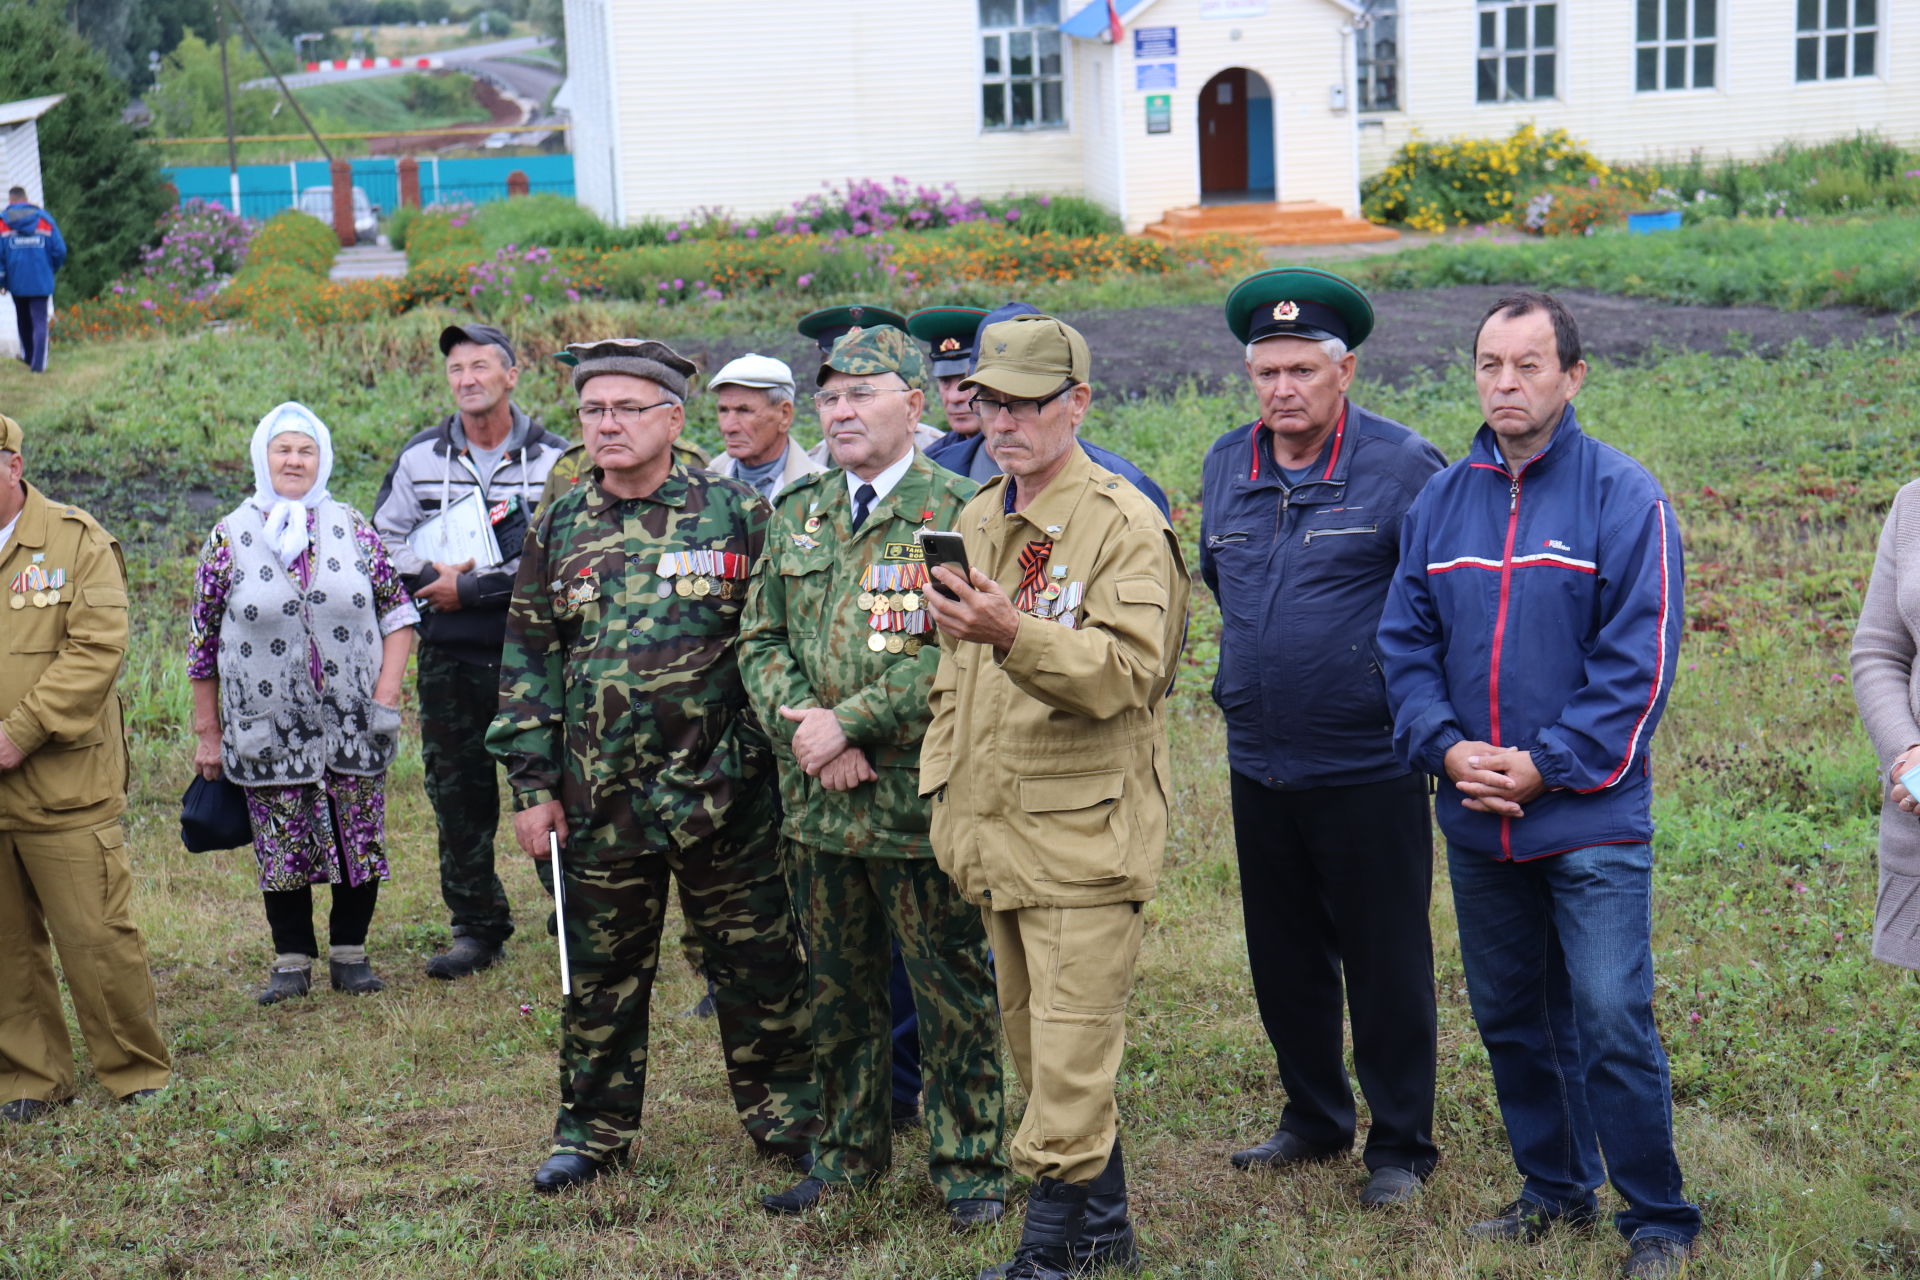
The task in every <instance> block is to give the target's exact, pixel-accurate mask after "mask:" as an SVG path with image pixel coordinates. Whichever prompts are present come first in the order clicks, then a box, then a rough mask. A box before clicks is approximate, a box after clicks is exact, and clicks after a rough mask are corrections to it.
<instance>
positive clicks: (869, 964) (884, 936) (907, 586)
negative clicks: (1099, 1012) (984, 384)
mask: <svg viewBox="0 0 1920 1280" xmlns="http://www.w3.org/2000/svg"><path fill="white" fill-rule="evenodd" d="M925 377H926V360H925V358H924V357H923V356H922V355H921V354H920V349H919V348H918V347H917V346H915V345H914V344H913V342H912V341H911V340H910V339H908V337H907V335H906V334H905V333H903V332H901V331H900V330H898V329H894V328H891V327H888V326H875V327H872V328H868V329H864V330H863V329H855V330H853V331H852V332H850V333H848V334H847V335H845V336H844V337H842V338H840V339H839V340H838V341H837V342H836V343H835V344H834V346H833V350H832V352H831V353H830V354H829V355H828V357H827V361H826V364H825V365H823V366H822V368H821V370H820V383H821V388H822V391H821V395H820V397H819V398H818V400H817V401H816V403H817V404H818V405H819V409H820V419H821V425H822V426H823V427H824V428H825V432H826V437H827V443H828V446H829V447H830V448H831V449H832V451H833V457H834V460H835V461H836V462H837V463H838V464H839V465H840V466H841V467H842V468H844V469H843V470H834V471H828V472H826V473H824V474H822V475H815V476H808V477H806V478H805V479H803V480H800V481H798V482H797V483H795V484H794V485H793V486H792V487H790V488H788V489H787V490H785V491H784V492H782V493H781V495H780V498H779V508H778V510H777V511H776V512H775V513H774V517H773V523H772V526H771V527H770V529H769V530H768V533H767V555H766V559H765V560H764V561H763V562H762V564H761V566H760V569H759V571H758V572H757V573H756V574H755V575H754V579H753V584H752V587H751V589H750V590H749V592H748V598H747V614H746V619H745V621H744V622H743V624H742V627H741V633H740V649H741V655H740V662H741V667H742V669H743V671H744V672H745V675H746V682H747V690H748V694H749V696H750V697H751V698H752V701H753V707H754V710H755V711H756V712H757V713H758V715H759V717H760V720H761V722H762V723H763V724H765V725H767V727H768V732H769V734H770V736H771V737H772V738H773V741H774V744H775V750H776V751H777V752H778V754H779V760H780V784H781V796H782V799H783V801H784V806H783V807H784V813H785V817H784V823H785V825H784V829H783V834H784V837H785V845H784V849H783V858H784V859H785V861H786V865H787V868H788V875H789V877H790V880H791V883H792V885H793V895H794V899H795V901H796V903H798V904H799V905H800V909H801V913H802V919H803V920H804V922H805V932H806V937H807V945H808V959H809V963H810V964H811V966H812V979H813V1045H814V1063H815V1071H816V1076H817V1079H818V1080H819V1084H820V1114H821V1124H822V1132H821V1135H820V1138H819V1140H818V1142H817V1144H816V1147H815V1151H816V1159H815V1163H814V1167H813V1170H812V1173H811V1175H810V1176H808V1177H806V1178H804V1179H802V1180H801V1181H800V1182H799V1183H798V1184H797V1185H795V1186H794V1187H792V1188H790V1189H789V1190H787V1191H784V1192H781V1193H779V1194H777V1195H771V1196H767V1197H765V1198H764V1199H763V1200H762V1204H764V1205H765V1206H766V1208H767V1209H769V1210H770V1211H772V1212H775V1213H799V1212H802V1211H804V1210H806V1209H808V1208H811V1207H812V1206H813V1205H815V1204H816V1203H818V1201H819V1200H820V1198H821V1197H822V1196H823V1195H824V1194H826V1193H827V1192H829V1191H830V1190H835V1189H846V1188H855V1187H861V1186H865V1185H868V1184H870V1183H872V1182H873V1181H874V1180H876V1179H877V1178H879V1177H880V1176H881V1175H882V1174H883V1173H884V1172H885V1170H886V1169H887V1166H888V1165H889V1164H890V1163H891V1161H892V1154H893V1153H892V1134H891V1132H890V1124H889V1118H890V1108H889V1075H890V1073H889V1059H890V1056H891V1051H890V1043H891V1042H890V1035H889V1023H890V1021H891V1018H890V1012H889V1000H888V971H889V961H890V947H891V943H892V940H893V939H895V938H897V939H898V940H899V943H900V947H901V950H902V952H903V954H904V955H905V957H906V968H907V976H908V980H909V982H910V983H911V984H912V987H913V1003H914V1005H915V1007H916V1008H917V1009H918V1010H919V1015H920V1026H921V1030H922V1036H921V1041H922V1044H923V1046H924V1049H923V1058H922V1064H921V1070H922V1074H923V1078H924V1080H925V1084H926V1123H927V1146H928V1163H929V1166H930V1170H929V1172H930V1175H931V1178H932V1180H933V1184H934V1186H935V1187H937V1188H938V1189H939V1191H940V1193H941V1195H942V1196H943V1197H944V1198H945V1200H946V1202H947V1214H948V1220H949V1223H950V1225H952V1226H953V1227H954V1228H956V1229H964V1228H969V1227H976V1226H982V1225H985V1224H987V1223H991V1222H993V1221H994V1220H996V1219H998V1218H999V1217H1000V1215H1001V1204H1002V1201H1003V1200H1004V1199H1005V1196H1006V1159H1005V1156H1004V1154H1003V1150H1002V1137H1003V1130H1004V1125H1005V1097H1004V1093H1003V1090H1002V1085H1001V1073H1000V1060H999V1054H998V1046H997V1042H996V1036H995V1029H994V1022H995V1018H996V1011H995V1007H994V999H993V977H992V974H991V971H990V970H989V968H988V962H987V948H986V933H985V930H984V928H983V927H982V924H981V920H980V916H979V913H978V912H976V911H974V910H972V909H971V908H969V907H968V905H967V904H966V903H965V902H964V901H963V900H962V899H961V897H960V895H959V893H958V892H956V890H955V889H954V886H953V883H952V881H950V880H949V879H948V878H947V877H946V875H945V874H944V873H943V872H942V871H941V870H940V869H939V868H938V867H937V866H936V865H935V864H934V861H933V846H932V845H931V843H930V842H929V841H928V838H927V823H928V803H927V801H925V800H923V799H921V798H920V796H919V794H918V784H919V767H920V739H921V737H922V736H923V735H924V734H925V733H926V729H927V722H928V719H929V712H928V710H927V688H928V686H929V684H930V683H931V681H932V679H933V672H934V668H935V666H936V665H937V663H938V659H939V647H938V645H936V644H935V643H934V642H933V638H932V636H931V635H929V634H928V626H927V615H926V612H925V602H924V601H923V600H922V599H921V594H922V593H923V592H924V591H925V590H926V586H925V573H926V565H925V562H924V560H923V559H922V556H921V551H920V547H919V545H918V543H917V542H916V541H915V540H914V532H915V531H916V530H917V529H919V528H923V527H932V528H936V529H943V528H951V527H953V523H954V521H955V519H956V518H957V517H958V516H959V513H960V508H961V507H962V506H963V505H964V504H965V502H966V500H967V498H968V497H969V496H970V495H971V494H972V492H973V489H974V486H973V482H972V481H970V480H966V479H963V478H961V477H959V476H955V475H953V474H951V473H949V472H947V471H944V470H942V469H941V468H939V467H936V466H934V465H933V464H932V463H930V462H928V461H927V459H926V457H925V456H924V455H922V454H921V453H920V452H919V451H918V450H916V449H915V448H914V447H913V425H914V423H915V422H916V421H917V420H918V418H919V415H920V410H921V407H922V405H923V403H924V399H923V397H924V393H923V392H922V391H921V390H920V389H919V387H920V386H924V384H925ZM916 384H918V385H916Z"/></svg>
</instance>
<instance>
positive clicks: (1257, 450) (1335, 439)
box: [1246, 400, 1356, 489]
mask: <svg viewBox="0 0 1920 1280" xmlns="http://www.w3.org/2000/svg"><path fill="white" fill-rule="evenodd" d="M1355 413H1356V410H1355V409H1354V407H1353V401H1351V400H1344V401H1342V402H1341V405H1340V419H1339V421H1337V422H1335V423H1334V424H1333V432H1332V434H1330V435H1328V436H1327V438H1326V440H1325V442H1323V443H1322V444H1321V446H1320V454H1319V456H1318V457H1316V458H1315V459H1314V460H1313V466H1312V468H1311V469H1310V470H1309V471H1308V472H1307V477H1306V479H1304V480H1302V481H1301V482H1300V483H1299V484H1297V485H1295V486H1294V488H1296V489H1299V488H1304V487H1305V486H1307V485H1309V484H1318V483H1320V482H1321V481H1332V482H1334V483H1335V484H1345V483H1346V480H1347V471H1348V470H1349V469H1350V468H1351V466H1352V465H1353V450H1352V449H1350V448H1348V447H1347V433H1348V431H1349V430H1351V429H1352V428H1353V427H1354V426H1355V421H1354V418H1355ZM1247 459H1248V461H1247V475H1246V480H1247V483H1248V484H1270V485H1279V484H1282V483H1284V477H1283V476H1282V475H1281V472H1280V464H1279V462H1278V461H1277V460H1276V459H1275V457H1274V453H1273V432H1272V431H1270V430H1268V428H1267V424H1266V423H1265V422H1264V421H1262V420H1261V419H1259V418H1255V419H1254V420H1253V422H1252V423H1251V424H1250V425H1249V426H1248V428H1247Z"/></svg>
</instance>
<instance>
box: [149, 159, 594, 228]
mask: <svg viewBox="0 0 1920 1280" xmlns="http://www.w3.org/2000/svg"><path fill="white" fill-rule="evenodd" d="M350 163H351V164H352V165H353V184H354V185H355V186H356V187H360V188H362V189H363V190H365V191H366V193H367V199H368V200H370V201H371V202H372V203H373V204H374V205H376V206H378V208H379V210H380V213H381V215H382V216H385V215H387V214H390V213H392V212H393V211H394V209H395V208H397V207H398V206H399V204H400V161H399V158H398V157H396V156H367V157H362V158H360V159H357V160H353V161H350ZM516 169H518V170H519V171H521V172H522V173H524V174H526V175H527V180H528V183H529V185H530V187H531V189H532V190H533V191H535V192H552V193H554V194H557V195H564V196H571V195H573V157H572V156H569V155H559V156H480V157H476V158H473V159H467V160H442V159H439V158H438V157H436V156H425V157H422V158H421V159H420V199H421V202H422V203H424V204H430V205H431V204H459V203H470V204H484V203H486V202H487V201H489V200H504V199H506V198H507V175H508V174H510V173H512V172H513V171H514V170H516ZM161 172H163V173H165V174H166V176H167V181H169V182H171V183H173V185H174V187H175V188H176V189H177V190H178V191H179V192H180V200H181V202H182V203H185V202H186V201H188V200H196V199H198V200H205V201H208V202H210V203H213V204H219V205H226V206H231V205H232V204H233V198H232V188H231V184H230V182H229V180H228V176H227V167H226V166H225V165H190V166H189V165H172V166H167V167H165V168H163V169H162V170H161ZM239 173H240V209H239V213H240V215H241V216H242V217H246V218H262V219H264V218H271V217H272V216H273V215H274V214H276V213H278V212H280V211H281V210H282V209H286V208H291V207H292V206H293V205H294V204H295V203H296V202H297V201H298V200H299V197H300V193H301V192H302V191H305V190H308V189H310V188H313V187H320V188H322V189H324V190H329V191H330V190H331V189H332V188H331V185H330V184H331V182H332V179H331V178H330V177H329V175H328V172H327V164H326V161H324V160H294V161H288V162H287V163H285V164H243V165H241V166H240V170H239Z"/></svg>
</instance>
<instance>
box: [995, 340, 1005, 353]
mask: <svg viewBox="0 0 1920 1280" xmlns="http://www.w3.org/2000/svg"><path fill="white" fill-rule="evenodd" d="M993 354H995V355H997V356H1003V355H1005V354H1007V344H1006V343H1004V342H996V343H994V344H993Z"/></svg>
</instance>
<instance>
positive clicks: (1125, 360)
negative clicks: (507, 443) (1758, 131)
mask: <svg viewBox="0 0 1920 1280" xmlns="http://www.w3.org/2000/svg"><path fill="white" fill-rule="evenodd" d="M1508 292H1511V290H1510V289H1509V288H1506V287H1503V286H1499V285H1458V286H1453V287H1449V288H1444V289H1416V290H1404V291H1398V292H1388V291H1383V292H1380V293H1375V294H1373V295H1372V297H1373V305H1374V312H1375V315H1376V316H1377V318H1378V323H1377V325H1376V327H1375V329H1374V332H1373V336H1372V337H1371V338H1369V339H1368V340H1367V344H1366V346H1365V347H1363V348H1362V349H1361V352H1360V364H1361V368H1362V369H1363V371H1364V372H1365V375H1366V376H1367V377H1368V378H1377V379H1380V380H1382V381H1385V382H1389V383H1403V382H1406V381H1407V380H1409V379H1411V378H1412V377H1414V376H1415V375H1416V374H1417V373H1419V372H1420V371H1422V370H1428V369H1432V370H1439V369H1442V368H1444V367H1445V366H1446V365H1448V364H1449V363H1451V362H1453V361H1455V360H1464V359H1465V358H1466V356H1465V352H1466V347H1467V344H1468V343H1469V342H1470V341H1471V340H1472V338H1473V328H1474V325H1475V324H1476V323H1478V321H1479V319H1480V316H1481V315H1482V314H1483V313H1484V312H1485V311H1486V309H1487V307H1488V306H1490V305H1491V304H1492V303H1493V301H1494V300H1495V299H1497V298H1499V297H1500V296H1502V295H1503V294H1505V293H1508ZM1559 296H1560V297H1561V298H1562V299H1563V300H1564V301H1565V302H1566V304H1567V306H1568V308H1569V309H1570V310H1571V311H1572V312H1573V314H1574V318H1575V319H1576V320H1578V321H1579V322H1580V332H1581V337H1582V340H1583V341H1584V342H1585V344H1586V348H1587V354H1588V356H1589V357H1593V356H1598V357H1601V358H1603V359H1606V360H1613V361H1625V362H1629V363H1631V362H1637V361H1643V360H1647V359H1649V358H1658V357H1659V356H1660V355H1663V354H1666V353H1670V352H1673V351H1677V350H1686V351H1705V352H1712V353H1716V354H1724V353H1728V352H1732V351H1736V350H1742V349H1752V350H1756V351H1763V352H1774V351H1778V350H1779V349H1781V348H1782V347H1784V346H1786V345H1787V344H1788V343H1790V342H1791V341H1793V340H1794V339H1795V338H1805V339H1806V340H1807V341H1808V342H1810V343H1812V344H1813V345H1815V346H1824V345H1825V344H1827V343H1829V342H1845V343H1851V342H1857V341H1858V340H1860V339H1861V338H1863V337H1866V336H1868V335H1870V334H1883V335H1895V334H1900V333H1904V332H1906V331H1907V329H1906V326H1905V325H1903V324H1902V322H1901V321H1899V320H1898V319H1896V318H1895V317H1893V316H1884V315H1873V314H1870V313H1868V312H1864V311H1852V310H1829V311H1775V310H1773V309H1771V308H1768V307H1676V306H1671V305H1668V304H1666V303H1661V302H1649V301H1646V300H1645V299H1640V298H1622V297H1616V296H1613V295H1611V294H1596V293H1562V294H1560V295H1559ZM1225 297H1226V291H1225V289H1222V290H1221V298H1222V301H1223V302H1224V300H1225ZM1062 319H1065V320H1066V321H1068V322H1069V323H1071V324H1072V325H1073V326H1074V327H1075V328H1077V329H1079V330H1080V332H1081V333H1083V334H1085V335H1086V338H1087V345H1088V346H1089V347H1091V348H1092V349H1093V377H1094V384H1095V386H1096V387H1097V388H1098V389H1099V390H1100V391H1101V392H1102V393H1103V394H1106V395H1127V396H1139V395H1148V394H1154V393H1158V392H1164V391H1166V390H1169V389H1171V388H1174V387H1177V386H1179V385H1180V384H1181V383H1182V382H1185V381H1186V380H1187V379H1189V378H1191V379H1193V380H1194V381H1196V382H1198V383H1200V384H1202V385H1203V386H1204V385H1213V384H1217V383H1219V382H1221V381H1223V380H1232V379H1236V378H1240V377H1243V376H1244V370H1243V367H1242V365H1243V358H1242V352H1241V349H1240V348H1239V347H1238V346H1236V345H1235V344H1234V341H1233V337H1232V335H1230V334H1229V333H1228V332H1227V326H1226V322H1225V320H1224V319H1223V318H1222V315H1221V309H1220V307H1217V306H1181V307H1137V308H1133V309H1129V310H1124V311H1121V310H1109V311H1070V312H1067V313H1065V314H1064V315H1063V316H1062ZM1735 335H1744V336H1743V337H1736V336H1735ZM675 345H676V346H677V347H678V348H679V349H680V350H681V351H683V352H685V353H686V354H687V355H688V356H689V357H690V358H692V359H694V360H696V361H698V362H699V364H700V365H701V367H702V368H704V369H708V370H712V369H718V368H719V367H720V366H721V365H723V364H725V363H726V362H727V361H728V360H731V359H732V358H733V357H734V356H736V355H739V354H740V353H741V352H743V351H758V352H761V353H762V354H765V355H771V356H778V357H779V358H780V359H782V360H785V361H786V362H787V363H788V364H790V365H792V366H793V370H794V373H795V374H796V375H797V376H798V377H799V378H800V379H801V380H802V383H803V385H811V383H812V380H813V373H814V370H815V369H816V368H818V367H819V363H820V361H819V352H818V349H817V348H816V347H814V345H813V344H812V343H810V342H808V341H807V340H806V339H804V338H802V337H800V336H799V335H798V334H795V333H793V332H792V331H790V330H789V331H788V332H786V333H781V334H773V335H769V334H765V333H760V334H740V335H732V336H728V337H724V338H714V339H707V340H700V339H689V340H686V341H684V342H677V343H676V344H675Z"/></svg>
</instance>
